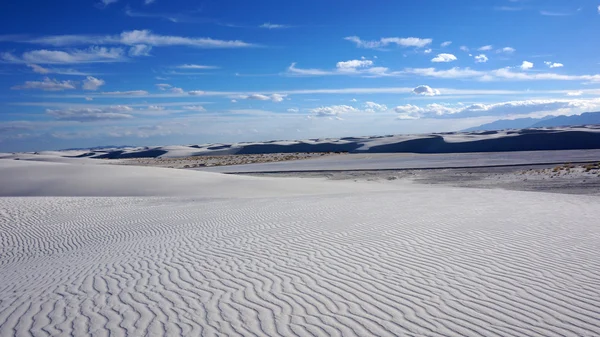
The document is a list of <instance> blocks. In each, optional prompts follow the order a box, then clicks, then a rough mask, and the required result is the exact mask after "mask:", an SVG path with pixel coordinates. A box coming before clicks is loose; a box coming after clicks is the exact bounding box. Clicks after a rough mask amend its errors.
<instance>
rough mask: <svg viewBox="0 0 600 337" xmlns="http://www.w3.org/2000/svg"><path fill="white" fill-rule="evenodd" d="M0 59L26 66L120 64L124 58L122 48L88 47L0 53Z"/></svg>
mask: <svg viewBox="0 0 600 337" xmlns="http://www.w3.org/2000/svg"><path fill="white" fill-rule="evenodd" d="M0 59H2V60H3V61H4V62H8V63H26V64H75V63H99V62H122V61H125V60H126V58H125V57H124V55H123V49H122V48H105V47H90V48H88V49H74V50H70V51H60V50H47V49H41V50H33V51H28V52H25V53H23V54H22V55H21V56H16V55H13V54H11V53H1V54H0Z"/></svg>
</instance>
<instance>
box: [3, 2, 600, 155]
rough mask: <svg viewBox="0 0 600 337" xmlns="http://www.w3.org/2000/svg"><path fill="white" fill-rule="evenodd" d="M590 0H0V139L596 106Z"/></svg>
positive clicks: (228, 132) (22, 143)
mask: <svg viewBox="0 0 600 337" xmlns="http://www.w3.org/2000/svg"><path fill="white" fill-rule="evenodd" d="M598 31H600V1H597V0H595V1H590V0H569V1H567V0H564V1H563V0H560V1H559V0H489V1H482V0H461V1H448V0H422V1H391V0H389V1H383V0H382V1H371V2H365V1H353V0H348V1H333V0H330V1H326V0H319V1H314V0H302V1H292V0H289V1H275V0H273V1H247V0H236V1H234V0H219V1H216V0H214V1H183V0H179V1H166V0H154V1H150V0H95V1H82V0H79V1H75V0H72V1H19V2H16V1H13V2H7V1H5V2H2V3H1V4H0V32H1V33H2V34H1V35H0V89H1V91H0V151H33V150H46V149H60V148H72V147H89V146H96V145H108V144H116V145H121V144H127V145H167V144H200V143H207V142H237V141H257V140H271V139H303V138H315V137H339V136H353V135H355V136H358V135H381V134H398V133H423V132H436V131H440V132H441V131H455V130H461V129H464V128H468V127H471V126H476V125H480V124H483V123H487V122H491V121H494V120H497V119H501V118H518V117H541V116H546V115H561V114H562V115H564V114H566V115H569V114H578V113H582V112H587V111H598V110H600V45H599V44H598V43H597V42H598V38H597V32H598Z"/></svg>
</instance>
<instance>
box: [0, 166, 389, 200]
mask: <svg viewBox="0 0 600 337" xmlns="http://www.w3.org/2000/svg"><path fill="white" fill-rule="evenodd" d="M43 159H44V160H43V161H41V162H38V161H34V160H6V159H0V186H1V188H0V196H67V197H68V196H98V197H116V196H194V197H202V198H255V197H279V196H289V195H305V194H312V195H318V194H338V193H361V192H368V191H382V190H391V189H393V187H390V186H385V185H382V184H365V183H363V184H356V183H353V182H344V181H337V182H326V183H325V180H324V179H322V180H314V179H301V178H286V179H273V178H260V177H243V176H232V175H223V174H219V173H210V172H198V171H188V170H174V169H165V168H157V167H132V166H129V167H128V166H113V165H94V164H93V163H94V162H98V161H94V160H93V159H66V158H60V157H58V158H57V161H58V162H47V161H46V160H45V159H47V158H43ZM63 161H70V162H71V163H70V164H68V163H64V162H63ZM100 163H102V162H101V161H100Z"/></svg>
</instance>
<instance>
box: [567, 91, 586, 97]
mask: <svg viewBox="0 0 600 337" xmlns="http://www.w3.org/2000/svg"><path fill="white" fill-rule="evenodd" d="M581 95H583V91H569V92H567V96H581Z"/></svg>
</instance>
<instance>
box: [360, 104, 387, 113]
mask: <svg viewBox="0 0 600 337" xmlns="http://www.w3.org/2000/svg"><path fill="white" fill-rule="evenodd" d="M364 107H365V112H369V113H374V112H383V111H387V110H388V107H387V105H385V104H378V103H375V102H365V105H364Z"/></svg>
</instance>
